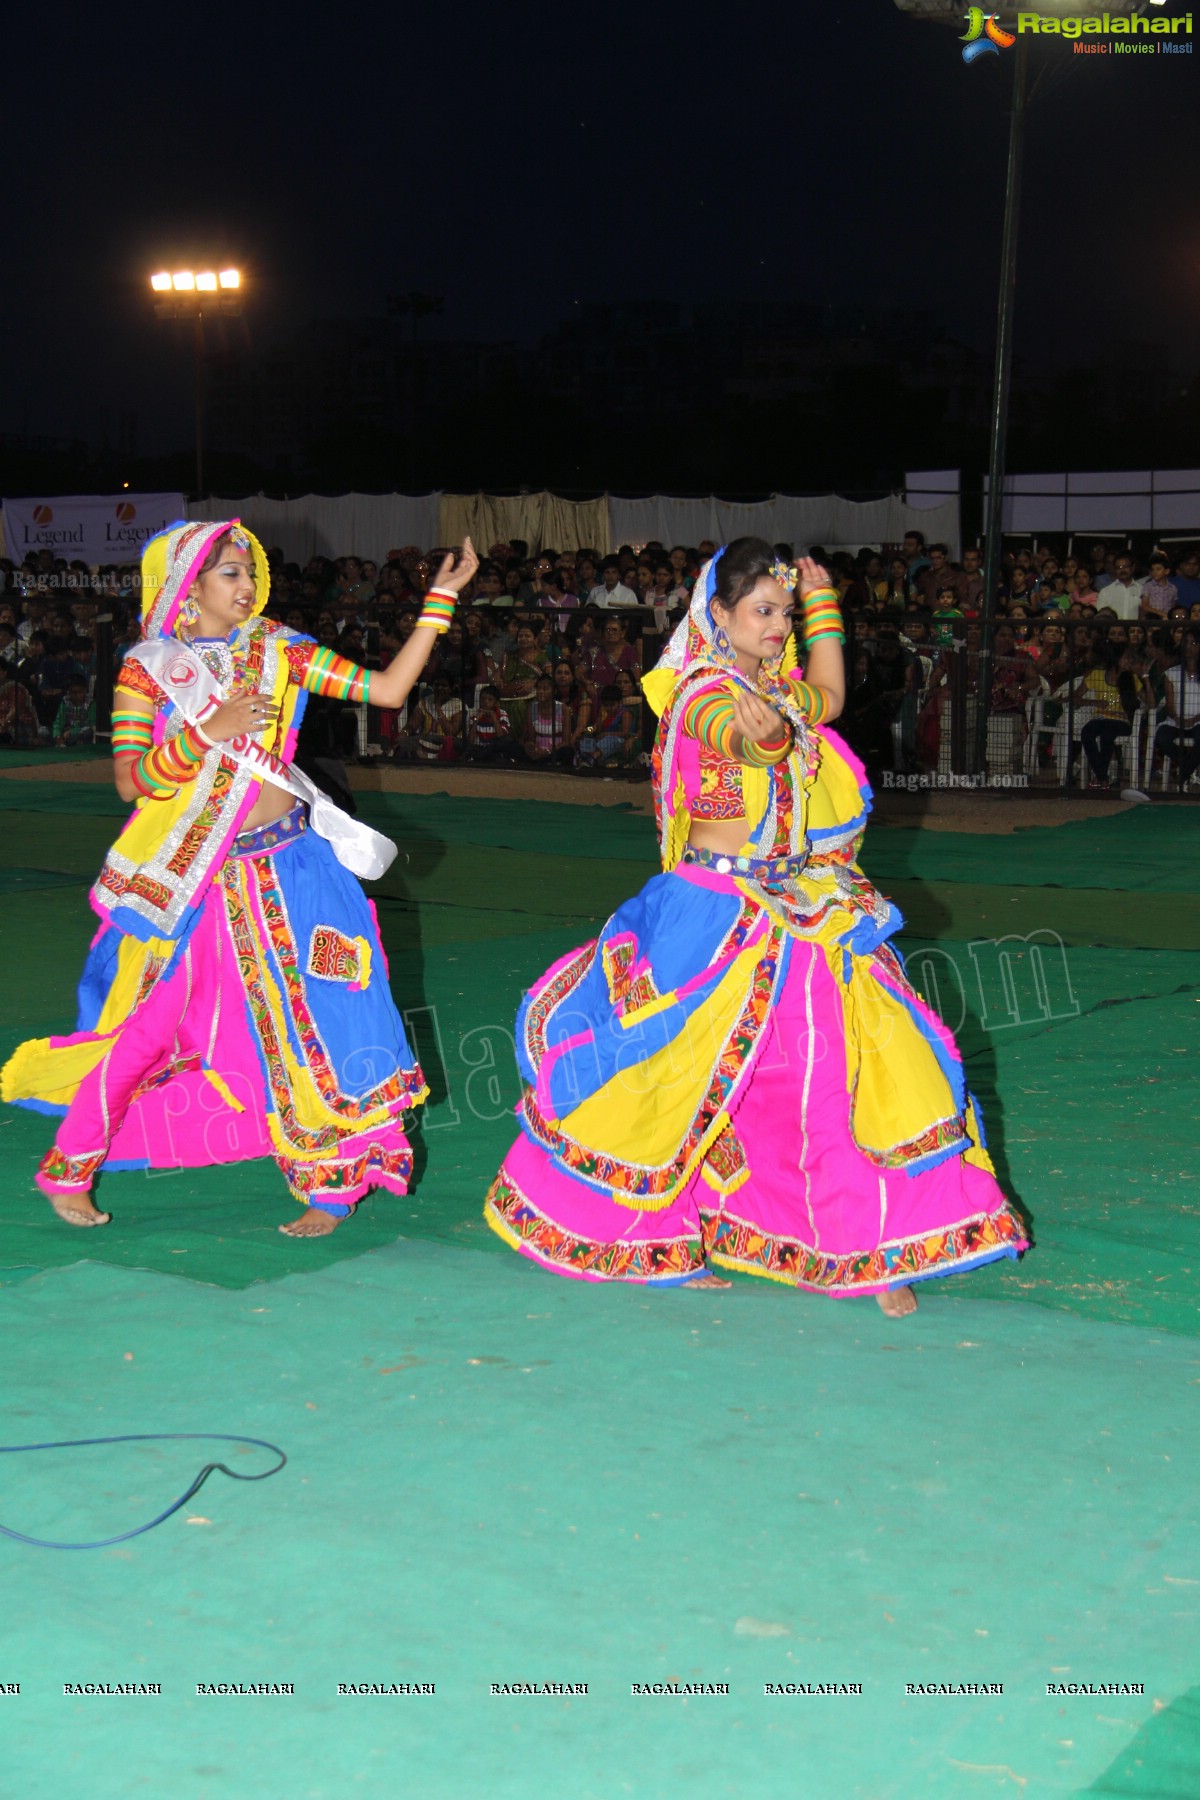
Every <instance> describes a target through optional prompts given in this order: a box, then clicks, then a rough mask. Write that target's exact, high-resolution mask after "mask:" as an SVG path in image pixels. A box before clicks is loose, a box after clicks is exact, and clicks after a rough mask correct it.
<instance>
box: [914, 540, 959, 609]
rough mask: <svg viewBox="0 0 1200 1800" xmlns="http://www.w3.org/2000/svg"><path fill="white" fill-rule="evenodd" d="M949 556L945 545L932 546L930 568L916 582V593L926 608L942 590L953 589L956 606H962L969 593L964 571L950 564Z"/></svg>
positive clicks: (925, 569) (930, 548)
mask: <svg viewBox="0 0 1200 1800" xmlns="http://www.w3.org/2000/svg"><path fill="white" fill-rule="evenodd" d="M949 555H950V553H949V551H948V550H947V548H946V546H945V544H930V546H929V551H928V556H929V563H928V567H926V568H924V569H922V570H921V572H920V574H919V575H918V576H917V578H916V582H915V587H916V592H917V594H918V595H919V597H920V599H921V600H922V601H923V602H924V603H925V605H926V606H928V605H929V604H930V603H931V601H932V600H933V599H934V598H935V596H936V595H937V594H938V592H939V591H940V590H941V589H942V588H947V587H948V588H951V589H953V592H954V603H955V605H956V606H958V607H961V606H962V603H963V600H964V599H965V597H966V592H967V580H966V577H965V575H963V573H962V571H961V570H959V569H956V568H955V567H954V565H953V564H952V563H951V562H950V560H949ZM910 576H911V570H910Z"/></svg>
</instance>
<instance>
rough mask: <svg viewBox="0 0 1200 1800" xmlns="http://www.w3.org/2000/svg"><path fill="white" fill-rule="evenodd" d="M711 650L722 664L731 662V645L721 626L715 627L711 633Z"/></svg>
mask: <svg viewBox="0 0 1200 1800" xmlns="http://www.w3.org/2000/svg"><path fill="white" fill-rule="evenodd" d="M713 649H714V650H715V651H716V653H717V655H718V656H719V657H720V658H721V660H722V662H732V661H733V645H732V644H731V643H730V641H729V633H728V632H727V631H726V629H725V627H724V626H723V625H718V626H716V627H715V629H714V631H713Z"/></svg>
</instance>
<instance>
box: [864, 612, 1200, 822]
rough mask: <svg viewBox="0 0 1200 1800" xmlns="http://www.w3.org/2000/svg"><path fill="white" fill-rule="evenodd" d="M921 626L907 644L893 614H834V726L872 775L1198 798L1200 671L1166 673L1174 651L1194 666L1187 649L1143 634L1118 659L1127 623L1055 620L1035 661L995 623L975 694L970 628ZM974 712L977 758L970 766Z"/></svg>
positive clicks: (899, 781)
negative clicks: (838, 664) (839, 623)
mask: <svg viewBox="0 0 1200 1800" xmlns="http://www.w3.org/2000/svg"><path fill="white" fill-rule="evenodd" d="M933 623H934V627H935V630H937V632H938V638H937V639H935V641H933V642H926V641H924V636H923V634H924V632H925V630H927V629H928V624H929V622H927V621H923V622H922V625H921V634H922V635H921V636H920V637H919V638H917V639H914V638H910V637H909V636H908V635H906V634H905V632H904V630H903V624H902V621H901V620H899V619H896V618H888V617H886V616H885V617H877V616H875V615H862V614H857V615H850V616H849V617H848V618H847V621H846V625H847V639H846V705H845V709H844V711H843V713H842V716H841V718H840V719H839V721H838V725H837V729H838V731H839V732H840V733H841V735H842V736H843V737H845V738H846V740H847V741H848V742H849V743H850V744H851V746H852V748H853V749H854V750H855V751H856V752H857V754H858V755H860V756H861V757H862V759H863V761H864V762H865V763H866V765H867V768H868V771H869V773H870V774H871V775H872V776H873V778H874V779H875V780H876V781H882V784H883V785H884V786H889V785H906V784H911V785H918V784H920V785H934V786H939V785H940V786H947V787H951V786H958V785H963V786H968V785H974V786H981V785H987V786H991V787H999V788H1004V787H1012V788H1018V789H1020V788H1030V789H1039V790H1052V789H1056V788H1057V789H1061V790H1063V791H1080V792H1087V791H1100V790H1103V789H1118V790H1121V789H1134V790H1137V791H1139V792H1141V793H1145V794H1162V793H1171V794H1175V795H1177V796H1183V797H1187V798H1193V799H1194V798H1197V797H1200V675H1197V674H1195V673H1189V672H1188V670H1187V669H1186V668H1184V667H1181V666H1180V664H1179V663H1178V662H1176V663H1175V664H1174V665H1172V658H1173V657H1174V656H1175V655H1176V654H1177V653H1178V654H1179V655H1180V656H1184V655H1187V654H1190V655H1191V656H1192V666H1193V669H1194V667H1195V663H1196V659H1197V657H1200V642H1198V645H1197V651H1196V652H1195V653H1190V652H1185V651H1184V650H1183V649H1182V648H1181V647H1179V646H1175V645H1174V644H1156V643H1154V642H1153V641H1151V638H1150V635H1149V634H1147V633H1145V632H1144V631H1143V633H1142V635H1143V636H1145V637H1146V640H1147V641H1146V646H1145V651H1144V652H1143V650H1142V649H1141V648H1140V647H1138V648H1137V649H1135V650H1133V651H1131V652H1130V653H1129V654H1128V655H1125V654H1124V653H1125V652H1126V650H1127V649H1128V645H1129V637H1130V631H1129V623H1128V622H1127V621H1122V620H1118V621H1115V622H1113V623H1112V624H1111V625H1109V626H1107V627H1106V626H1105V625H1104V624H1099V625H1097V624H1095V623H1093V622H1079V623H1078V624H1075V623H1074V622H1068V623H1066V624H1065V625H1064V626H1061V627H1060V628H1059V629H1060V630H1061V631H1062V634H1063V635H1062V642H1061V648H1059V646H1058V644H1057V642H1055V643H1054V644H1047V645H1046V646H1045V647H1044V648H1041V647H1039V654H1037V655H1034V654H1032V653H1031V651H1030V650H1027V649H1025V648H1024V647H1023V646H1022V645H1021V644H1019V643H1017V642H1015V641H1014V642H1013V643H1012V644H1011V646H1010V645H1009V644H1008V640H1007V638H1006V636H1005V635H1004V633H1005V632H1006V631H1009V630H1011V628H1010V627H1007V626H1006V625H1005V622H1004V621H1003V620H1001V621H999V622H998V628H997V643H996V645H995V646H994V649H993V658H992V670H991V680H990V684H989V692H988V694H987V696H986V697H983V698H981V695H980V692H979V649H978V644H979V628H978V626H977V625H976V624H975V622H974V621H970V620H955V621H953V623H950V622H946V623H945V624H944V625H942V626H940V627H938V625H937V622H933ZM1040 623H1041V624H1042V626H1043V629H1044V628H1045V624H1046V622H1045V621H1044V620H1043V621H1040ZM1051 623H1052V624H1053V623H1054V622H1053V621H1051ZM1181 635H1182V636H1186V634H1181ZM1110 637H1111V641H1110ZM939 639H940V641H938V640H939ZM981 704H984V705H985V706H986V709H987V733H986V760H985V767H984V768H983V769H981V770H977V769H974V768H973V767H972V764H971V758H972V755H973V751H974V745H975V732H976V725H977V720H978V708H979V706H980V705H981Z"/></svg>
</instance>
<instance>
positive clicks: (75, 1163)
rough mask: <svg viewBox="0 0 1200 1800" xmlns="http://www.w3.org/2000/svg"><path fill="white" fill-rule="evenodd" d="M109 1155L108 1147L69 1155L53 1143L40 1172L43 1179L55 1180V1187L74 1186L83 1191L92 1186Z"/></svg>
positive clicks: (44, 1157)
mask: <svg viewBox="0 0 1200 1800" xmlns="http://www.w3.org/2000/svg"><path fill="white" fill-rule="evenodd" d="M107 1155H108V1151H107V1149H103V1150H92V1151H90V1152H89V1153H88V1155H87V1156H68V1155H67V1154H66V1153H65V1151H62V1150H60V1149H59V1148H58V1146H57V1145H56V1144H52V1145H51V1146H50V1148H49V1150H47V1152H46V1154H45V1156H43V1158H42V1160H41V1162H40V1163H39V1164H38V1174H39V1175H40V1176H41V1177H42V1179H43V1181H50V1182H53V1183H54V1185H55V1187H60V1188H72V1189H75V1190H77V1191H79V1192H81V1193H82V1192H84V1191H85V1190H86V1189H87V1188H90V1187H91V1185H92V1180H93V1178H94V1176H95V1175H96V1173H97V1171H98V1170H99V1168H100V1165H101V1164H102V1163H103V1161H104V1159H105V1157H106V1156H107Z"/></svg>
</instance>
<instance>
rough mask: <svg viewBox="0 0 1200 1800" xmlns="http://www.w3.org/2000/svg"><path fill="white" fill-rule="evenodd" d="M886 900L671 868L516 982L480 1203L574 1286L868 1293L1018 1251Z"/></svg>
mask: <svg viewBox="0 0 1200 1800" xmlns="http://www.w3.org/2000/svg"><path fill="white" fill-rule="evenodd" d="M900 922H901V921H900V918H899V915H898V913H897V912H896V910H895V908H894V907H891V906H890V905H889V903H888V902H886V901H884V900H882V899H881V897H880V896H878V895H877V894H875V892H874V890H873V889H872V888H871V887H870V884H869V883H867V882H866V881H865V879H864V878H863V877H862V876H861V874H860V873H859V872H858V871H857V870H856V869H855V870H854V871H852V873H850V874H849V875H847V872H846V871H845V870H843V871H841V872H840V873H839V872H838V871H836V870H835V868H834V867H833V866H832V865H830V866H823V865H822V861H821V859H820V857H815V858H813V859H812V860H811V861H810V863H809V865H808V868H807V869H806V870H805V874H804V878H803V881H802V882H800V883H798V884H795V885H793V887H792V889H791V890H790V893H789V895H788V897H787V900H786V904H785V903H781V904H780V905H779V906H775V905H774V904H773V903H772V901H771V896H770V895H769V894H763V893H762V892H761V891H760V892H759V893H758V894H757V895H753V894H751V893H749V892H748V891H747V890H746V887H745V885H744V884H743V883H742V882H740V881H739V879H738V878H737V876H736V875H735V874H732V873H731V874H719V873H717V872H716V871H715V870H714V869H711V868H704V867H698V866H695V865H688V864H680V865H679V866H678V867H677V868H676V869H674V870H673V871H672V872H671V873H669V874H663V875H657V876H655V877H654V878H653V879H652V880H651V881H649V882H648V883H647V885H646V886H645V888H643V890H642V892H641V893H640V894H638V895H637V896H636V897H635V898H634V899H632V900H630V901H628V902H626V904H625V905H623V906H622V907H621V908H620V909H619V910H618V911H617V912H616V913H615V914H614V915H613V916H612V918H611V919H609V921H608V922H607V924H606V925H605V927H604V930H603V932H602V933H601V935H600V937H599V938H598V939H597V940H596V941H595V942H594V943H590V944H586V945H584V946H583V947H582V948H581V949H579V950H575V951H573V952H572V953H571V954H570V955H568V956H565V957H563V958H562V960H561V961H560V962H558V963H556V964H555V965H554V967H553V968H551V969H550V970H549V971H548V972H547V973H546V975H544V976H543V978H542V979H541V980H540V981H539V982H538V983H537V985H536V986H535V987H534V988H533V989H532V991H531V992H530V993H529V994H528V995H527V996H526V998H525V1001H524V1003H523V1005H522V1008H521V1011H520V1014H519V1017H518V1022H517V1033H516V1036H517V1056H518V1062H519V1064H520V1068H521V1072H522V1074H523V1077H524V1079H525V1082H526V1083H527V1086H526V1090H525V1094H524V1098H523V1100H522V1102H521V1104H520V1106H519V1107H518V1114H519V1117H520V1124H521V1132H520V1135H519V1136H518V1138H517V1140H516V1142H515V1143H514V1144H513V1146H512V1148H511V1149H510V1151H509V1152H508V1155H507V1156H506V1157H505V1159H504V1163H503V1165H502V1167H501V1170H500V1173H499V1175H498V1177H497V1178H496V1180H495V1182H494V1183H493V1185H492V1188H491V1190H490V1192H489V1194H488V1197H487V1201H486V1205H485V1217H486V1219H487V1222H488V1223H489V1224H490V1225H491V1227H492V1228H493V1230H495V1231H497V1232H498V1233H499V1234H500V1236H501V1237H503V1238H504V1239H505V1240H506V1241H507V1242H508V1243H509V1244H511V1245H512V1246H513V1248H514V1249H516V1250H518V1251H520V1252H521V1254H522V1255H524V1256H527V1257H529V1258H531V1259H532V1260H534V1261H536V1262H539V1263H541V1264H543V1265H544V1266H545V1267H546V1268H548V1269H553V1270H554V1271H555V1272H556V1273H558V1274H562V1275H574V1276H577V1277H580V1278H582V1279H585V1280H592V1281H605V1280H623V1281H640V1282H654V1283H672V1282H682V1281H687V1280H689V1279H691V1278H693V1277H695V1276H696V1275H698V1274H700V1273H701V1272H702V1271H703V1270H704V1267H705V1264H706V1262H708V1263H711V1264H715V1265H718V1266H720V1267H724V1268H728V1269H739V1270H744V1271H746V1272H748V1273H750V1274H755V1275H762V1276H766V1277H768V1278H770V1279H772V1280H776V1281H782V1282H787V1283H789V1284H790V1285H792V1286H795V1287H801V1288H808V1289H812V1290H814V1291H817V1292H822V1293H828V1294H833V1295H839V1296H842V1295H853V1294H873V1293H879V1292H881V1291H883V1290H885V1289H887V1288H892V1287H899V1286H904V1285H906V1284H908V1283H910V1282H914V1281H918V1280H922V1279H924V1278H925V1277H927V1276H933V1275H946V1274H951V1273H954V1272H955V1271H958V1270H964V1269H971V1268H974V1267H976V1266H978V1265H979V1264H981V1263H985V1262H991V1261H993V1260H994V1259H996V1258H998V1257H1002V1256H1007V1257H1015V1256H1016V1255H1017V1254H1018V1253H1019V1252H1020V1251H1022V1250H1024V1249H1025V1248H1026V1247H1027V1240H1026V1236H1025V1231H1024V1228H1023V1225H1022V1222H1021V1220H1020V1219H1019V1218H1018V1217H1017V1215H1016V1214H1015V1213H1014V1212H1013V1210H1012V1209H1011V1208H1010V1207H1009V1205H1008V1203H1007V1202H1006V1200H1005V1198H1004V1195H1003V1194H1002V1192H1001V1190H1000V1188H999V1186H998V1185H997V1183H996V1180H995V1176H994V1174H993V1171H992V1165H991V1162H990V1159H989V1157H988V1154H987V1150H986V1147H985V1145H984V1141H983V1136H982V1131H981V1128H980V1123H979V1117H978V1113H977V1110H976V1107H975V1105H974V1102H973V1101H972V1099H971V1097H970V1095H969V1094H968V1093H967V1091H966V1088H965V1083H964V1080H963V1069H962V1063H961V1059H960V1057H959V1053H958V1050H957V1048H956V1046H955V1043H954V1040H953V1037H952V1036H951V1033H950V1032H949V1030H948V1029H947V1028H946V1026H945V1025H944V1024H943V1023H942V1021H941V1020H940V1019H939V1018H938V1017H937V1016H936V1014H935V1013H933V1011H932V1010H931V1009H930V1008H929V1007H928V1006H927V1005H926V1004H925V1002H924V1001H923V1000H922V999H921V997H920V996H919V995H918V994H917V993H916V992H915V991H914V990H913V988H912V986H911V984H910V983H909V982H908V980H907V978H906V976H905V974H904V970H903V966H902V964H901V962H900V959H899V958H898V956H897V955H896V954H895V952H894V951H893V950H892V949H891V948H890V946H889V945H888V943H887V941H886V939H887V937H888V936H890V935H891V933H892V932H893V931H894V930H895V929H896V928H897V927H898V925H899V924H900Z"/></svg>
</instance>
